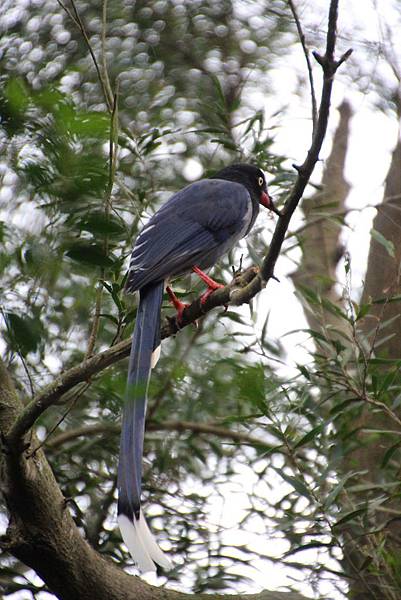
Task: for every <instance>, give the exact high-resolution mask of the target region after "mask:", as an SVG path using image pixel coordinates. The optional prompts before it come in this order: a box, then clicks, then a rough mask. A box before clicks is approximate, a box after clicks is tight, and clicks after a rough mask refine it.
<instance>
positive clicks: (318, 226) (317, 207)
mask: <svg viewBox="0 0 401 600" xmlns="http://www.w3.org/2000/svg"><path fill="white" fill-rule="evenodd" d="M339 113H340V121H339V124H338V126H337V129H336V132H335V134H334V138H333V146H332V150H331V153H330V156H329V157H328V159H327V161H326V163H325V169H324V173H323V178H322V184H321V187H322V189H321V191H319V192H318V193H316V194H315V195H314V196H312V198H308V199H306V200H304V202H303V203H302V209H303V211H304V215H305V221H306V224H305V227H304V228H303V230H302V231H301V232H300V233H299V236H298V237H299V239H300V242H301V246H302V249H303V253H302V259H301V262H300V264H299V267H298V268H297V270H296V271H295V272H294V273H293V274H292V279H293V281H294V284H295V287H297V288H300V287H302V288H309V289H312V290H314V291H315V292H316V293H318V294H320V295H321V296H322V297H324V298H327V299H328V300H330V301H331V302H334V303H335V302H338V300H339V298H338V294H337V292H336V289H335V283H336V267H337V263H338V261H339V259H340V258H341V256H342V252H343V249H342V246H341V244H340V241H339V240H340V234H341V221H342V220H343V218H344V215H345V201H346V198H347V196H348V192H349V188H350V186H349V184H348V182H347V181H346V179H345V177H344V164H345V159H346V155H347V149H348V137H349V122H350V118H351V116H352V110H351V107H350V105H349V104H348V102H346V101H344V102H343V103H342V104H341V106H340V107H339ZM321 310H322V313H321V314H320V315H316V314H315V313H314V312H309V311H308V312H307V313H306V318H307V320H308V323H309V326H310V328H311V329H314V330H318V329H320V326H321V324H322V322H323V323H324V324H326V325H328V324H330V325H334V326H336V327H341V325H340V323H339V321H338V319H336V317H335V315H333V313H331V312H328V311H325V310H324V307H323V306H322V307H321Z"/></svg>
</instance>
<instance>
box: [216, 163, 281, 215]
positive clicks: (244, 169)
mask: <svg viewBox="0 0 401 600" xmlns="http://www.w3.org/2000/svg"><path fill="white" fill-rule="evenodd" d="M212 179H227V180H228V181H235V182H237V183H242V185H244V186H245V187H246V188H247V190H248V191H249V193H250V194H251V196H252V197H253V198H256V199H257V200H258V202H259V203H260V204H263V206H265V207H266V208H268V209H269V210H272V211H273V212H275V213H277V214H280V213H279V212H278V211H277V209H276V208H275V206H274V205H273V202H272V199H271V198H270V196H269V194H268V191H267V185H266V179H265V174H264V173H263V171H261V170H260V169H259V168H258V167H255V166H254V165H249V164H247V163H238V164H234V165H230V166H228V167H224V169H222V170H221V171H219V172H218V173H216V175H213V177H212Z"/></svg>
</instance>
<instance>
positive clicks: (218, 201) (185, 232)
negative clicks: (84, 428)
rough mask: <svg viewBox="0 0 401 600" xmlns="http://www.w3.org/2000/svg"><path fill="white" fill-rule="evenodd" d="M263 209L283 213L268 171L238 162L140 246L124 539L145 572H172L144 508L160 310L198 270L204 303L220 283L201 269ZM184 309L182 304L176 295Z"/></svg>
mask: <svg viewBox="0 0 401 600" xmlns="http://www.w3.org/2000/svg"><path fill="white" fill-rule="evenodd" d="M259 204H262V205H263V206H265V207H266V208H268V209H270V210H273V211H274V212H278V211H277V210H276V209H275V208H274V206H273V203H272V201H271V198H270V197H269V195H268V192H267V186H266V181H265V176H264V174H263V172H262V171H261V170H260V169H258V168H257V167H254V166H252V165H249V164H234V165H231V166H229V167H226V168H224V169H222V170H221V171H219V172H218V173H217V174H216V175H214V176H213V177H211V178H209V179H201V180H200V181H197V182H196V183H191V184H190V185H188V186H187V187H185V188H184V189H182V190H180V191H179V192H177V193H176V194H174V195H173V196H172V197H171V198H170V199H169V200H168V201H167V202H166V203H165V204H164V205H163V206H162V207H161V208H160V209H159V210H158V211H157V212H156V213H155V214H154V215H153V217H152V218H151V219H150V220H149V222H148V223H147V224H146V225H145V227H144V228H143V229H142V231H141V232H140V234H139V235H138V238H137V240H136V243H135V246H134V249H133V251H132V255H131V262H130V266H129V273H128V278H127V283H126V291H127V292H135V291H137V290H139V306H138V311H137V316H136V322H135V330H134V334H133V338H132V346H131V355H130V359H129V368H128V383H127V391H126V396H125V405H124V413H123V422H122V433H121V441H120V461H119V467H118V523H119V526H120V530H121V534H122V537H123V540H124V542H125V544H126V546H127V547H128V549H129V551H130V553H131V555H132V557H133V559H134V561H135V562H136V563H137V565H138V567H139V569H140V570H141V571H142V572H146V571H154V570H155V563H157V564H158V565H160V566H161V567H163V568H164V569H170V568H171V566H172V565H171V563H170V561H169V560H168V558H167V557H166V555H165V554H164V553H163V552H162V551H161V550H160V548H159V547H158V545H157V543H156V541H155V539H154V537H153V535H152V534H151V532H150V530H149V528H148V526H147V524H146V520H145V518H144V516H143V512H142V509H141V479H142V452H143V439H144V430H145V414H146V401H147V388H148V383H149V377H150V371H151V368H152V367H153V366H154V365H155V364H156V362H157V358H158V355H159V353H160V309H161V304H162V298H163V291H164V285H165V282H166V280H168V279H171V278H173V277H177V276H179V275H183V274H184V273H187V272H190V271H191V270H193V271H195V272H197V273H198V274H199V275H200V276H201V277H202V279H204V281H206V283H207V284H208V291H207V292H206V294H204V295H203V298H202V301H205V299H206V297H207V296H208V295H209V294H210V293H212V292H213V291H214V289H216V288H217V287H219V284H216V283H215V282H213V280H211V279H210V278H208V277H207V275H205V274H204V273H203V272H202V271H201V269H207V268H209V267H211V266H212V265H214V264H215V263H216V262H217V261H218V260H219V258H220V257H221V256H222V255H223V254H224V253H226V252H227V251H228V250H230V249H231V248H232V247H233V246H234V244H235V243H236V242H238V240H240V239H241V238H242V237H244V236H245V235H247V233H248V232H249V231H250V229H251V227H252V225H253V224H254V222H255V219H256V217H257V215H258V212H259ZM169 294H170V297H171V298H172V299H173V301H174V303H175V304H176V306H177V308H178V309H179V311H180V310H182V306H181V303H180V302H179V301H177V300H176V299H175V297H174V294H173V293H172V291H171V290H169Z"/></svg>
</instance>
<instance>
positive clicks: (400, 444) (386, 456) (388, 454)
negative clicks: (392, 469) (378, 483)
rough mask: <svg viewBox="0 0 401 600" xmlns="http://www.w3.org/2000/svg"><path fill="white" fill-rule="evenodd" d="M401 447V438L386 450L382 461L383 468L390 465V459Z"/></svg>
mask: <svg viewBox="0 0 401 600" xmlns="http://www.w3.org/2000/svg"><path fill="white" fill-rule="evenodd" d="M400 447H401V440H400V441H398V442H396V443H395V444H393V445H392V446H390V448H388V449H387V450H386V452H385V453H384V456H383V460H382V463H381V467H382V468H384V467H386V466H387V465H388V463H389V462H390V460H391V459H392V457H393V456H394V454H395V453H396V451H397V450H398V449H399V448H400Z"/></svg>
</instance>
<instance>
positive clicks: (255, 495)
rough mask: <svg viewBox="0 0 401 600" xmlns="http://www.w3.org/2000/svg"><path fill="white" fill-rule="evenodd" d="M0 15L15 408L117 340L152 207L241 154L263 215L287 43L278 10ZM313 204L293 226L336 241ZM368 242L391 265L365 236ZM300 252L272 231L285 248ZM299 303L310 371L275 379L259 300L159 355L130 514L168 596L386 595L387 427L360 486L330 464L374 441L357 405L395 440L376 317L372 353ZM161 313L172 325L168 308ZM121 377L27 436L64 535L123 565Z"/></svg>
mask: <svg viewBox="0 0 401 600" xmlns="http://www.w3.org/2000/svg"><path fill="white" fill-rule="evenodd" d="M0 10H1V14H2V23H1V27H2V28H3V31H2V36H1V38H0V78H1V80H0V82H1V88H0V148H1V160H0V176H1V186H2V187H1V193H0V203H1V204H0V208H1V212H0V217H1V219H2V221H1V229H0V236H1V246H0V266H1V280H0V289H1V297H2V317H3V319H2V325H1V327H2V332H3V344H2V350H3V355H4V358H5V360H6V362H7V365H8V367H9V369H10V370H11V372H12V373H13V374H14V377H15V381H16V384H17V386H18V389H19V392H20V393H21V395H22V397H23V398H24V399H25V400H26V401H28V400H29V399H30V398H31V397H33V396H34V395H35V393H37V392H38V390H40V389H41V388H42V387H43V386H44V385H45V384H46V383H48V382H50V381H52V379H53V378H54V376H55V375H56V374H57V373H58V372H60V371H61V370H65V369H67V368H68V367H70V366H73V365H76V364H79V363H80V362H81V361H83V360H84V359H85V357H88V356H90V355H92V354H93V353H95V352H98V351H100V350H102V349H105V348H107V347H109V346H110V345H112V344H115V343H116V342H118V341H120V340H121V339H124V338H127V337H129V336H130V334H131V331H132V327H133V322H134V319H135V311H136V308H135V300H134V299H130V298H127V297H125V295H124V294H123V291H122V290H123V286H124V280H125V276H126V268H127V260H126V259H127V257H128V255H129V253H130V250H131V248H132V244H133V241H134V239H135V236H136V234H137V232H138V229H139V228H140V227H141V226H142V225H143V223H144V222H145V221H146V219H147V218H148V217H149V215H150V214H152V212H153V211H154V210H155V209H156V208H157V207H158V206H159V205H160V203H161V202H163V201H164V200H165V199H166V198H167V197H168V195H169V194H170V193H171V192H172V191H174V190H176V189H178V188H180V187H182V186H183V185H185V184H187V183H188V182H190V181H191V180H193V179H196V178H198V177H199V176H201V175H202V174H204V175H207V174H209V173H210V172H213V171H215V170H218V169H219V168H220V167H221V166H222V165H225V164H226V163H228V162H232V161H236V160H250V161H252V162H254V163H257V164H258V165H260V167H261V168H263V169H265V170H266V171H268V172H269V174H270V179H269V181H270V187H271V189H272V191H273V195H274V196H275V198H276V199H277V200H278V204H280V202H281V201H282V199H283V198H284V197H285V194H286V193H287V192H288V189H289V187H290V185H291V183H292V182H293V180H294V171H293V169H291V168H290V167H289V165H288V164H287V162H286V161H285V160H284V157H283V156H280V155H278V154H277V153H276V152H275V151H274V150H273V142H274V131H275V126H276V116H277V115H276V114H275V113H274V112H273V111H271V112H270V113H269V112H268V111H267V113H266V105H267V107H269V94H270V93H271V85H270V84H271V80H270V77H271V72H272V70H273V69H274V68H275V67H276V65H277V62H278V61H280V60H282V58H283V56H284V57H285V55H286V53H290V52H292V48H293V45H294V44H295V43H296V40H297V38H296V30H295V27H294V23H293V18H292V16H291V13H290V11H289V8H288V5H287V2H284V0H283V1H281V0H273V1H272V0H264V1H260V2H258V3H255V2H246V1H238V2H232V1H229V0H218V1H205V0H191V2H181V1H179V0H158V1H152V2H143V1H136V2H130V1H122V0H121V1H116V2H113V3H111V2H110V3H109V6H108V7H107V10H105V4H104V3H102V2H97V1H95V0H93V1H91V2H85V1H76V2H74V3H70V2H66V4H65V6H64V9H63V6H62V5H61V3H57V2H55V1H54V0H51V1H50V0H35V1H34V2H30V3H28V2H23V1H20V2H7V1H6V2H5V3H4V4H3V6H2V8H1V9H0ZM106 13H107V14H106ZM93 57H95V58H96V64H95V63H94V60H93ZM286 101H287V99H286ZM275 105H276V103H275ZM282 108H283V110H284V109H285V104H284V102H283V107H282ZM266 114H269V118H268V119H267V117H266ZM334 205H335V206H336V204H335V202H334ZM332 206H333V205H330V203H326V204H323V208H322V206H321V205H320V206H318V207H316V210H315V212H314V213H313V215H312V216H317V217H319V218H322V215H323V218H325V219H326V218H327V220H328V221H331V222H332V223H335V226H336V227H337V229H338V224H339V220H338V218H337V217H335V216H333V215H332V214H331V210H330V208H331V207H332ZM312 212H313V211H312ZM258 223H259V225H257V226H256V227H255V229H254V232H253V233H252V235H251V236H249V238H248V241H247V242H243V243H242V245H241V246H240V248H239V249H237V250H235V251H234V252H233V253H232V254H231V255H230V256H229V257H227V258H226V259H225V260H224V261H222V263H221V264H220V265H219V266H218V267H217V268H216V270H215V274H216V277H217V278H220V279H221V280H225V281H229V280H230V279H231V277H232V268H233V267H234V268H235V269H238V268H239V266H240V265H242V266H248V265H250V264H251V263H252V262H253V263H256V264H257V263H258V261H260V260H261V259H262V258H263V256H264V255H265V253H266V251H267V247H268V241H269V239H270V235H271V231H272V229H273V226H274V222H273V221H272V220H268V219H267V218H266V217H265V216H264V217H262V219H261V220H260V221H259V222H258ZM341 224H342V222H341V220H340V225H341ZM380 235H381V236H382V238H380ZM375 239H376V241H377V243H379V245H380V246H381V248H384V249H385V250H386V252H387V253H388V254H389V255H390V256H391V253H393V255H394V244H393V246H391V243H392V242H389V241H388V240H387V239H386V237H385V236H384V235H382V234H380V233H377V234H376V237H375ZM304 244H305V241H304V238H303V236H302V235H297V236H292V237H289V238H288V240H287V242H286V246H285V248H284V250H283V251H284V253H289V252H290V253H291V251H293V249H294V247H297V246H298V245H301V247H304ZM315 250H316V248H315ZM347 273H348V271H347ZM320 275H324V276H325V277H327V276H328V273H327V271H324V270H322V272H321V273H320ZM315 283H316V282H315ZM326 283H327V279H326ZM330 285H331V284H330ZM176 287H177V290H178V292H179V293H182V294H183V295H184V294H185V297H189V298H191V297H192V298H193V297H195V295H197V294H198V293H199V292H200V289H201V287H200V286H199V284H198V283H196V282H194V281H191V282H190V281H189V279H185V280H183V281H179V282H178V283H177V285H176ZM318 287H319V289H318V290H316V289H313V285H309V286H306V287H300V288H299V296H300V300H301V302H302V303H303V306H304V309H305V311H306V313H308V311H309V313H310V314H313V318H314V320H315V321H314V325H313V327H312V326H311V328H310V329H309V330H308V334H309V335H310V337H311V340H313V342H314V344H310V345H309V346H308V347H309V348H310V351H311V357H310V360H309V362H308V363H307V366H305V365H299V366H298V367H297V368H296V369H291V370H290V369H286V368H285V367H284V366H283V365H284V363H285V351H284V348H283V342H282V340H281V341H278V340H274V339H272V338H271V336H269V315H266V311H265V310H263V307H262V306H259V305H258V304H257V303H256V302H255V303H253V304H252V305H251V306H249V307H247V308H246V309H241V310H237V309H235V310H228V311H227V312H225V313H224V312H222V311H214V312H213V313H211V314H209V315H208V316H207V318H205V319H204V320H203V321H202V322H201V323H200V325H199V328H198V329H195V328H187V329H186V330H184V331H182V332H180V334H179V335H177V336H176V337H175V338H174V339H170V340H167V341H166V342H165V343H164V344H163V353H162V358H161V360H160V362H159V364H158V367H157V369H156V370H155V371H154V373H153V375H152V381H151V390H150V402H149V413H148V414H149V423H148V432H147V435H146V441H145V446H146V447H145V467H144V477H145V483H144V497H145V500H146V506H147V508H146V511H147V514H148V515H149V518H150V521H151V524H152V526H153V528H154V531H155V533H156V534H157V537H158V539H159V540H160V541H161V543H162V546H163V548H164V549H166V550H167V551H170V552H171V555H172V557H173V559H174V560H175V564H176V568H175V569H174V570H173V571H172V572H171V573H169V574H168V581H169V582H170V583H169V584H170V585H175V586H179V587H180V588H181V589H182V588H185V589H192V590H194V591H208V592H211V591H216V590H227V589H231V588H234V589H235V590H237V591H240V590H253V589H254V587H253V586H254V584H253V583H251V581H252V580H253V579H254V578H255V577H256V573H257V571H258V570H260V571H262V572H263V571H266V570H267V569H270V568H272V565H273V564H274V565H277V566H280V568H281V567H282V566H283V565H286V568H287V569H288V571H287V572H288V573H289V579H292V580H293V585H291V586H289V587H292V588H293V589H295V590H297V589H302V590H305V589H307V591H308V592H309V593H312V594H315V596H316V597H318V596H319V595H320V594H321V590H322V589H326V590H327V589H330V590H331V591H330V593H331V594H334V593H336V594H337V595H336V596H335V597H343V594H344V595H345V594H346V591H347V587H348V582H349V581H350V580H352V579H358V580H359V579H360V578H361V577H365V573H368V574H369V576H371V577H373V579H374V581H375V582H376V581H377V580H380V583H382V581H383V580H384V583H385V585H384V584H383V586H384V587H383V588H382V589H385V590H386V592H385V593H386V594H387V595H381V596H374V595H372V596H369V597H374V598H376V597H377V598H379V597H380V598H394V599H395V600H396V598H397V597H398V596H397V593H398V592H397V590H399V588H400V582H399V573H400V570H399V568H398V562H399V559H397V558H396V554H395V553H394V552H393V551H392V550H391V548H389V547H388V546H387V545H386V540H385V538H384V536H383V535H382V534H381V532H384V531H385V528H386V523H387V521H384V522H382V523H380V524H379V523H378V521H377V519H376V513H377V511H378V510H380V507H383V506H387V505H388V504H389V503H391V502H393V501H395V500H396V499H397V497H399V493H400V488H399V482H397V472H398V467H397V463H396V460H395V459H396V458H397V457H398V456H399V454H398V453H399V449H400V447H401V444H400V442H399V427H398V429H397V428H396V427H395V426H394V428H387V427H386V431H387V434H386V435H387V436H388V439H390V443H389V444H388V446H387V448H386V449H385V451H384V455H383V456H382V457H381V461H382V462H381V474H380V482H379V483H378V482H377V481H366V480H365V479H364V476H365V474H366V470H365V468H364V467H361V465H359V464H358V460H357V459H355V460H354V459H352V460H350V461H348V462H347V460H346V457H348V456H351V455H352V452H353V451H354V450H355V447H356V446H357V447H358V448H359V447H360V445H361V444H365V445H369V444H373V445H374V443H375V439H377V437H378V436H380V435H381V434H380V430H376V432H375V431H374V430H373V428H372V427H370V428H369V431H370V433H369V436H368V437H366V436H365V437H364V439H363V440H362V441H361V440H360V438H359V437H358V436H357V435H356V431H357V430H358V426H356V425H355V423H357V422H358V419H359V418H360V416H361V414H362V413H363V411H365V410H366V407H367V406H368V407H369V408H372V410H375V411H377V412H379V413H380V415H382V414H386V415H387V417H389V418H390V420H392V422H393V424H394V425H397V421H396V419H397V418H398V417H397V415H396V411H397V409H398V407H399V403H400V401H399V398H400V397H401V390H400V385H401V381H400V378H399V366H400V364H399V358H398V357H394V356H382V357H380V356H378V355H376V347H377V346H378V342H379V341H380V340H381V341H382V343H383V344H384V345H385V341H384V342H383V340H386V336H387V335H391V322H387V321H386V320H385V319H383V320H382V321H380V322H379V325H375V328H374V332H373V334H374V341H373V342H372V341H369V339H370V340H371V338H372V336H371V335H370V334H371V330H367V328H366V327H360V324H361V323H363V319H364V318H365V317H366V316H367V315H369V313H370V311H371V309H372V306H373V305H372V303H371V301H370V300H366V301H364V303H363V304H357V303H355V301H351V299H350V297H349V296H348V297H347V296H346V297H345V299H346V302H345V303H344V297H343V298H342V299H341V298H340V299H338V298H337V300H336V301H333V299H332V298H330V297H329V298H328V297H327V296H326V295H325V294H322V293H321V291H322V287H321V286H320V285H319V286H318ZM329 287H330V286H329ZM347 298H348V299H347ZM388 301H389V300H388V299H387V300H386V301H385V302H388ZM164 309H165V313H170V312H171V309H170V308H169V306H168V303H167V300H166V301H165V303H164ZM328 314H331V315H334V317H335V325H333V324H331V323H330V325H329V326H327V319H326V318H325V317H327V315H328ZM320 317H321V318H320ZM261 319H262V321H263V322H262V323H261ZM316 321H317V322H316ZM334 329H335V335H333V331H334ZM388 332H390V333H388ZM384 354H385V352H384ZM383 361H387V362H383ZM383 365H385V367H386V368H385V369H383ZM125 378H126V364H125V361H123V362H122V363H118V364H115V365H113V366H112V367H110V368H108V369H106V370H105V371H104V372H102V373H101V374H100V375H99V376H97V377H96V378H94V379H93V380H91V381H88V382H86V383H85V384H82V385H80V386H78V387H77V388H74V390H72V392H71V393H69V394H67V395H66V396H64V397H63V398H62V401H61V402H60V404H59V405H58V406H54V407H52V408H51V409H50V410H49V411H47V412H46V413H45V415H44V416H42V417H41V419H40V420H39V421H38V427H37V433H38V436H39V438H40V440H41V441H42V443H43V444H44V448H45V450H46V455H47V457H48V459H49V461H50V463H51V466H52V468H53V470H54V472H55V474H56V477H57V480H58V482H59V483H60V486H61V488H62V491H63V493H64V495H65V496H66V497H67V498H69V499H71V500H70V508H71V511H72V513H73V514H74V517H75V519H76V521H77V523H78V524H79V526H80V527H81V528H82V532H83V534H84V535H85V536H86V537H87V538H88V539H89V540H90V542H91V544H92V545H93V546H94V547H95V548H96V549H97V550H98V551H99V552H101V553H103V554H106V555H108V556H110V557H112V558H113V559H115V560H116V561H118V562H119V563H120V564H122V565H124V566H126V567H128V566H129V565H131V560H130V558H129V556H128V555H127V553H126V551H125V548H124V547H123V545H122V543H121V539H120V534H119V532H118V530H117V529H116V523H115V498H116V490H115V478H116V464H117V455H118V438H119V423H120V412H121V401H122V398H123V394H124V387H125ZM367 399H368V400H367ZM398 424H399V423H398ZM358 431H359V430H358ZM375 436H376V437H375ZM397 436H398V437H397ZM344 465H345V466H344ZM394 510H396V509H394ZM397 514H398V513H397ZM5 519H6V516H5V515H4V521H5ZM383 523H384V524H383ZM243 531H246V532H247V535H246V536H244V535H243V533H242V532H243ZM359 540H368V541H369V542H368V544H367V546H366V545H365V544H362V543H361V544H359ZM352 543H354V544H355V546H357V549H358V552H359V554H358V558H357V561H356V563H355V561H353V559H351V558H350V554H352V552H353V551H354V550H355V548H351V550H352V552H347V550H346V549H345V546H346V545H347V544H348V548H350V544H351V545H352ZM361 547H363V549H362V550H361ZM366 548H367V549H366ZM307 551H309V552H307ZM361 553H362V555H361ZM346 556H348V559H349V562H348V563H347V561H346V560H344V557H346ZM2 560H3V564H2V573H4V576H2V583H3V584H4V590H5V594H6V596H7V595H8V594H11V593H12V592H14V591H16V590H21V589H22V590H26V593H27V594H28V593H29V594H32V596H34V597H38V598H40V597H41V595H40V591H41V589H42V587H41V583H40V582H39V583H38V582H37V580H34V579H32V575H31V574H30V572H29V570H27V569H26V568H24V567H23V566H22V565H20V564H18V563H17V562H16V561H15V560H14V559H13V558H12V557H11V558H10V557H4V558H3V559H2ZM266 565H267V566H266ZM256 579H257V581H258V582H262V585H266V586H268V584H269V577H265V578H264V577H263V576H262V577H261V575H260V573H259V574H258V576H257V577H256ZM266 580H267V581H266ZM328 580H330V584H329V588H327V587H324V585H325V584H326V583H327V581H328ZM375 585H376V583H375ZM305 586H306V587H305ZM322 586H323V587H322ZM371 589H373V588H371ZM369 593H370V592H369ZM25 597H28V596H25ZM29 597H31V596H29ZM333 597H334V596H333ZM367 597H368V596H366V598H367Z"/></svg>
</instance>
